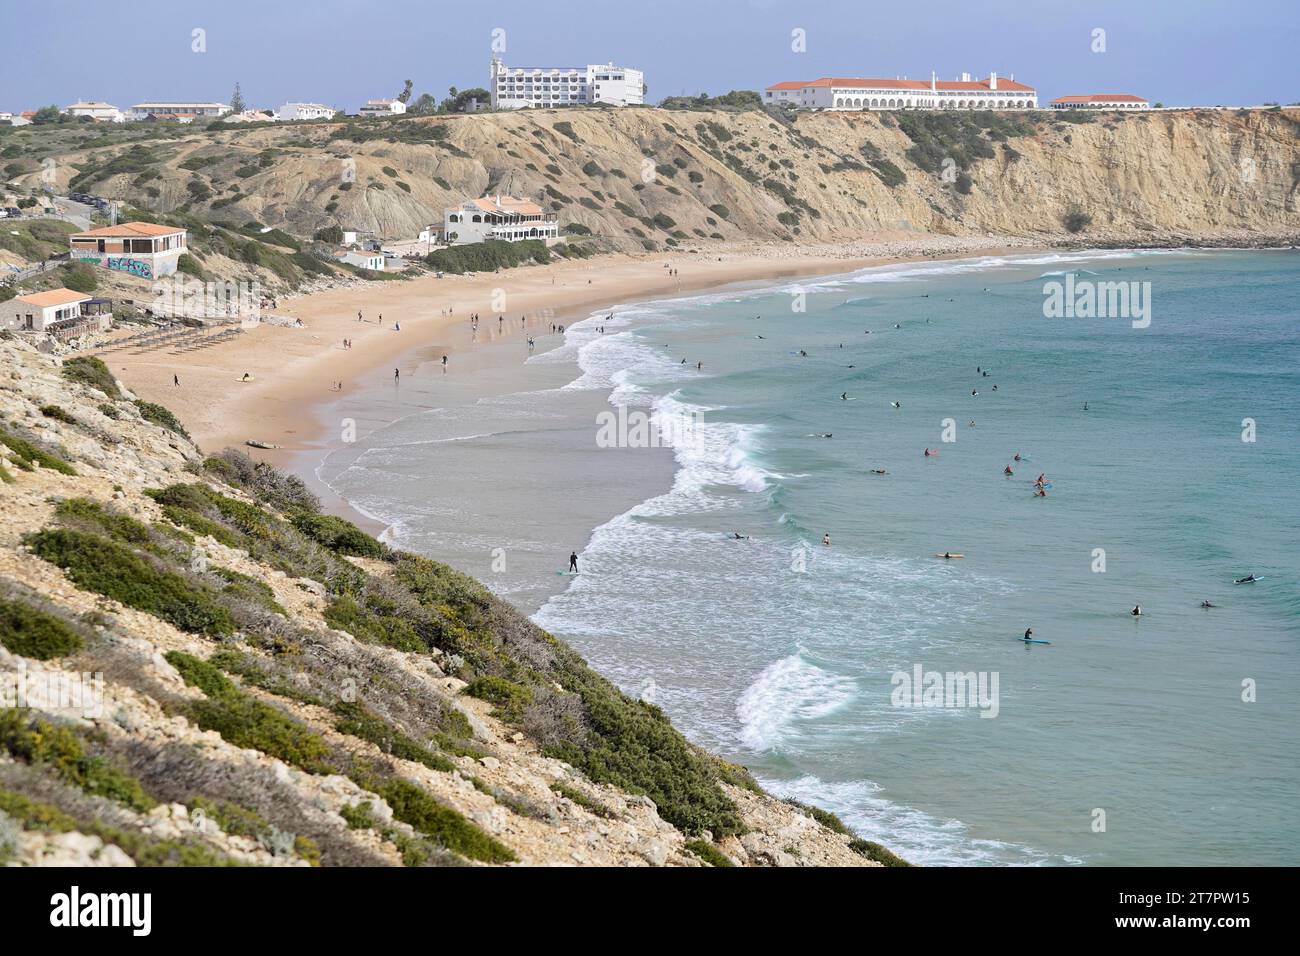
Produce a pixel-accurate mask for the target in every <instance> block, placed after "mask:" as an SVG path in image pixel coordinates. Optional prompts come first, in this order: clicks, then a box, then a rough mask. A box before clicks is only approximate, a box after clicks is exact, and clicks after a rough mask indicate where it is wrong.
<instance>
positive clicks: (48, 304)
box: [0, 289, 91, 333]
mask: <svg viewBox="0 0 1300 956" xmlns="http://www.w3.org/2000/svg"><path fill="white" fill-rule="evenodd" d="M90 300H91V296H89V295H86V294H85V293H84V292H74V291H73V290H72V289H51V290H49V291H48V292H32V293H30V294H28V295H20V296H15V297H14V298H12V299H10V300H9V301H8V302H6V303H5V304H4V306H2V307H0V308H4V313H3V314H4V318H5V328H8V329H10V330H12V331H14V332H51V333H54V332H59V331H61V330H63V329H67V328H70V327H73V326H76V325H78V324H79V323H81V322H82V319H83V317H82V314H81V309H82V306H83V305H85V303H87V302H89V301H90Z"/></svg>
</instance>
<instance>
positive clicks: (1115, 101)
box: [1050, 93, 1151, 110]
mask: <svg viewBox="0 0 1300 956" xmlns="http://www.w3.org/2000/svg"><path fill="white" fill-rule="evenodd" d="M1050 105H1051V107H1052V109H1054V110H1149V109H1151V104H1150V103H1149V102H1147V101H1146V100H1144V99H1143V98H1142V97H1140V96H1134V95H1133V94H1132V93H1089V94H1087V95H1086V96H1058V97H1057V98H1056V99H1054V100H1052V102H1051V104H1050Z"/></svg>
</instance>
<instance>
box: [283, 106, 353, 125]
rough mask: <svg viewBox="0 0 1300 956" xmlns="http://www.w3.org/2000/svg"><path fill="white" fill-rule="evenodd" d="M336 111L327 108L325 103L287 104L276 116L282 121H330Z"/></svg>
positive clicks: (330, 107)
mask: <svg viewBox="0 0 1300 956" xmlns="http://www.w3.org/2000/svg"><path fill="white" fill-rule="evenodd" d="M337 112H338V110H336V109H335V108H334V107H332V106H326V105H325V104H324V103H285V104H284V105H283V106H281V107H280V109H279V110H277V111H276V115H277V116H279V118H280V119H281V120H286V121H287V120H314V119H329V118H330V117H332V116H333V115H334V114H335V113H337Z"/></svg>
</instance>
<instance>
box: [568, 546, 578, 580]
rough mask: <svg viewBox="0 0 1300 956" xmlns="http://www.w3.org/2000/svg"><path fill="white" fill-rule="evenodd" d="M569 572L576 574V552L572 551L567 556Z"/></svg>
mask: <svg viewBox="0 0 1300 956" xmlns="http://www.w3.org/2000/svg"><path fill="white" fill-rule="evenodd" d="M569 570H570V571H571V572H572V573H574V574H577V573H578V552H577V551H574V552H572V553H570V554H569Z"/></svg>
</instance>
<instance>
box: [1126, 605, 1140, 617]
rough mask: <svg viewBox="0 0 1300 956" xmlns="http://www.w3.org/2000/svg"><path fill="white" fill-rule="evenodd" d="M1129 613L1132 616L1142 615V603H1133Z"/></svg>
mask: <svg viewBox="0 0 1300 956" xmlns="http://www.w3.org/2000/svg"><path fill="white" fill-rule="evenodd" d="M1129 613H1130V614H1132V615H1133V616H1134V617H1141V616H1142V605H1141V604H1134V605H1133V610H1131V611H1129Z"/></svg>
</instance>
